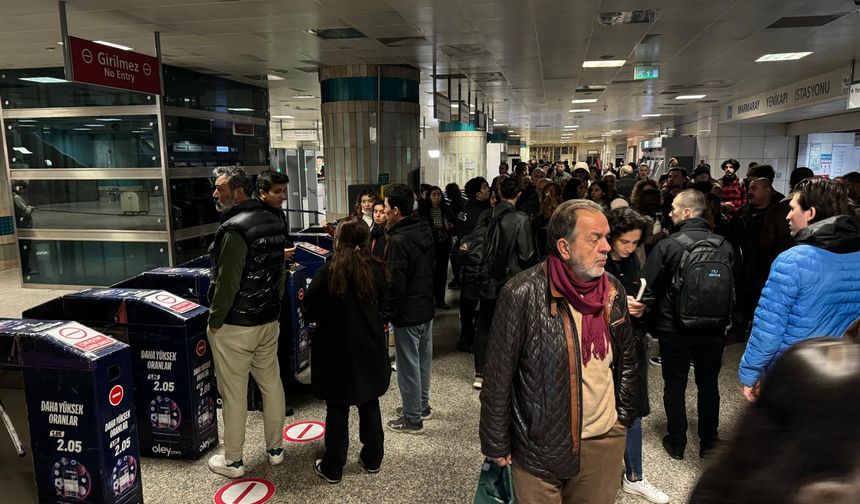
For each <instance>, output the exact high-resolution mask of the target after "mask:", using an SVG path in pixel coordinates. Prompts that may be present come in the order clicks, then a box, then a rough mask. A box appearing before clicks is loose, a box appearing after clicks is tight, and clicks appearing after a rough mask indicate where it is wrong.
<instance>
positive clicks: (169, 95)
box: [164, 65, 269, 119]
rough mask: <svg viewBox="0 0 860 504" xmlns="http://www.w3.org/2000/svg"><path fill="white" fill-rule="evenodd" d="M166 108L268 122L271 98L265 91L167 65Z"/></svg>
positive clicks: (165, 84)
mask: <svg viewBox="0 0 860 504" xmlns="http://www.w3.org/2000/svg"><path fill="white" fill-rule="evenodd" d="M164 105H165V106H167V107H182V108H188V109H195V110H206V111H209V112H221V113H229V114H235V115H246V116H248V117H259V118H261V119H265V118H267V117H268V114H269V94H268V90H267V89H266V88H265V87H259V86H252V85H250V84H243V83H241V82H236V81H232V80H228V79H224V78H222V77H218V76H215V75H206V74H201V73H198V72H194V71H192V70H186V69H184V68H177V67H174V66H170V65H164Z"/></svg>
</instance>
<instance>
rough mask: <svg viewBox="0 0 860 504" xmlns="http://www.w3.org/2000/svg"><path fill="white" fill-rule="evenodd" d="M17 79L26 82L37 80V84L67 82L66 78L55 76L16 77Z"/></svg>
mask: <svg viewBox="0 0 860 504" xmlns="http://www.w3.org/2000/svg"><path fill="white" fill-rule="evenodd" d="M18 80H22V81H27V82H38V83H39V84H57V83H60V82H69V81H67V80H66V79H58V78H56V77H18Z"/></svg>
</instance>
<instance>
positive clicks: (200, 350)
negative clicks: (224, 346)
mask: <svg viewBox="0 0 860 504" xmlns="http://www.w3.org/2000/svg"><path fill="white" fill-rule="evenodd" d="M194 350H195V351H196V352H197V357H203V354H205V353H206V340H200V341H198V342H197V346H196V347H195V348H194Z"/></svg>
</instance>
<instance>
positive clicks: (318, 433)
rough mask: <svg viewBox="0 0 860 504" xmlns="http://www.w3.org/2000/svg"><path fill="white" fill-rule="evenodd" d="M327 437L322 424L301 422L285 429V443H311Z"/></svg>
mask: <svg viewBox="0 0 860 504" xmlns="http://www.w3.org/2000/svg"><path fill="white" fill-rule="evenodd" d="M323 436H325V424H324V423H322V422H299V423H294V424H293V425H288V426H286V427H284V441H289V442H290V443H309V442H311V441H316V440H317V439H320V438H322V437H323Z"/></svg>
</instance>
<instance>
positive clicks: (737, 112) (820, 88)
mask: <svg viewBox="0 0 860 504" xmlns="http://www.w3.org/2000/svg"><path fill="white" fill-rule="evenodd" d="M848 72H849V71H848V70H846V69H843V70H836V71H833V72H830V73H828V74H825V75H821V76H818V77H813V78H811V79H806V80H803V81H800V82H795V83H794V84H789V85H787V86H783V87H781V88H778V89H774V90H773V91H769V92H766V93H762V94H759V95H755V96H750V97H749V98H744V99H742V100H737V101H734V102H732V103H729V104H727V105H726V106H725V108H724V110H723V116H722V118H723V120H727V121H737V120H741V119H749V118H752V117H759V116H764V115H768V114H773V113H776V112H783V111H786V110H791V109H795V108H798V107H805V106H807V105H812V104H815V103H821V102H824V101H829V100H832V99H834V98H839V97H841V96H845V95H846V94H847V92H848V75H849V73H848Z"/></svg>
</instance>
